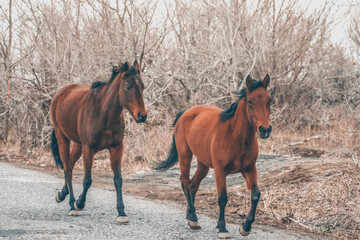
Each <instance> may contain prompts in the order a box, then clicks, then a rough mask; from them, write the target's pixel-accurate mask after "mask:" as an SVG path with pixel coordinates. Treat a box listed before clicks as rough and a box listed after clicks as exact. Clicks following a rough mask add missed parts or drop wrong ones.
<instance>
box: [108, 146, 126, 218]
mask: <svg viewBox="0 0 360 240" xmlns="http://www.w3.org/2000/svg"><path fill="white" fill-rule="evenodd" d="M122 152H123V143H120V144H119V145H118V146H116V147H115V148H110V160H111V168H112V170H113V172H114V185H115V189H116V198H117V205H116V208H117V211H118V217H117V219H116V221H117V222H120V223H127V222H129V218H128V217H127V215H126V213H125V211H124V202H123V197H122V177H121V157H122Z"/></svg>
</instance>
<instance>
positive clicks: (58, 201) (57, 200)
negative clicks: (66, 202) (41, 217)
mask: <svg viewBox="0 0 360 240" xmlns="http://www.w3.org/2000/svg"><path fill="white" fill-rule="evenodd" d="M55 200H56V202H57V203H61V202H62V201H61V200H60V199H59V193H56V196H55Z"/></svg>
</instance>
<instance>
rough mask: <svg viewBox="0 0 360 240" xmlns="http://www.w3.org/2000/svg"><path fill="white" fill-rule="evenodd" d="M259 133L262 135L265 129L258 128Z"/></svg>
mask: <svg viewBox="0 0 360 240" xmlns="http://www.w3.org/2000/svg"><path fill="white" fill-rule="evenodd" d="M259 132H260V133H261V134H262V133H264V132H265V128H264V127H263V126H260V127H259Z"/></svg>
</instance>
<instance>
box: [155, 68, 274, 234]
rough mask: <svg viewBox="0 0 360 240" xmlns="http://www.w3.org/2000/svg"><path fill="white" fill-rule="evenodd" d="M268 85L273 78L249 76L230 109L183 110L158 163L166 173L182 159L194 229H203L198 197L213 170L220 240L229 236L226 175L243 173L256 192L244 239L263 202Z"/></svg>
mask: <svg viewBox="0 0 360 240" xmlns="http://www.w3.org/2000/svg"><path fill="white" fill-rule="evenodd" d="M269 83H270V77H269V75H266V77H265V78H264V80H263V81H258V80H253V79H252V78H251V77H250V76H248V77H247V78H246V88H244V89H242V90H241V91H240V98H239V100H238V101H237V102H235V103H233V104H232V105H231V106H230V107H229V108H228V109H226V110H222V109H220V108H218V107H215V106H203V105H200V106H195V107H192V108H190V109H188V110H186V111H182V112H179V113H178V115H177V116H176V119H175V121H174V135H173V144H172V148H171V150H170V153H169V156H168V158H167V159H166V160H165V161H163V162H160V163H158V165H157V166H156V168H155V169H157V170H166V169H168V168H170V167H172V166H173V165H175V164H176V163H177V162H178V161H179V164H180V171H181V186H182V188H183V191H184V194H185V197H186V199H187V203H188V208H187V213H186V219H188V224H189V225H190V228H193V229H197V228H200V225H199V223H198V218H197V216H196V213H195V206H194V203H195V194H196V192H197V190H198V189H199V185H200V183H201V181H202V180H203V179H204V178H205V176H206V175H207V173H208V171H209V168H210V167H211V168H214V173H215V181H216V188H217V192H218V203H219V208H220V214H219V220H218V224H217V227H218V228H219V238H229V237H230V235H229V233H228V231H227V229H226V226H225V217H224V214H225V205H226V203H227V193H226V176H227V175H228V174H232V173H237V172H241V173H242V175H243V176H244V178H245V181H246V185H247V188H248V189H249V190H251V209H250V213H249V215H248V216H247V218H246V221H245V222H244V223H243V224H242V225H241V226H240V233H241V234H242V235H248V234H249V233H250V230H251V224H252V223H253V222H254V220H255V211H256V206H257V204H258V202H259V199H260V191H259V189H258V185H257V171H256V159H257V157H258V152H259V147H258V142H257V138H256V133H259V135H260V137H261V138H268V137H269V135H270V132H271V125H270V122H269V115H270V95H269V93H268V92H267V90H266V89H267V87H268V85H269ZM193 154H194V155H195V156H196V159H197V169H196V172H195V174H194V176H193V177H192V179H191V180H190V178H189V173H190V165H191V160H192V156H193Z"/></svg>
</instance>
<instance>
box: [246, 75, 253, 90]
mask: <svg viewBox="0 0 360 240" xmlns="http://www.w3.org/2000/svg"><path fill="white" fill-rule="evenodd" d="M252 82H253V80H252V78H251V77H250V75H248V76H247V77H246V88H247V89H248V90H249V89H250V88H251V84H252Z"/></svg>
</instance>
